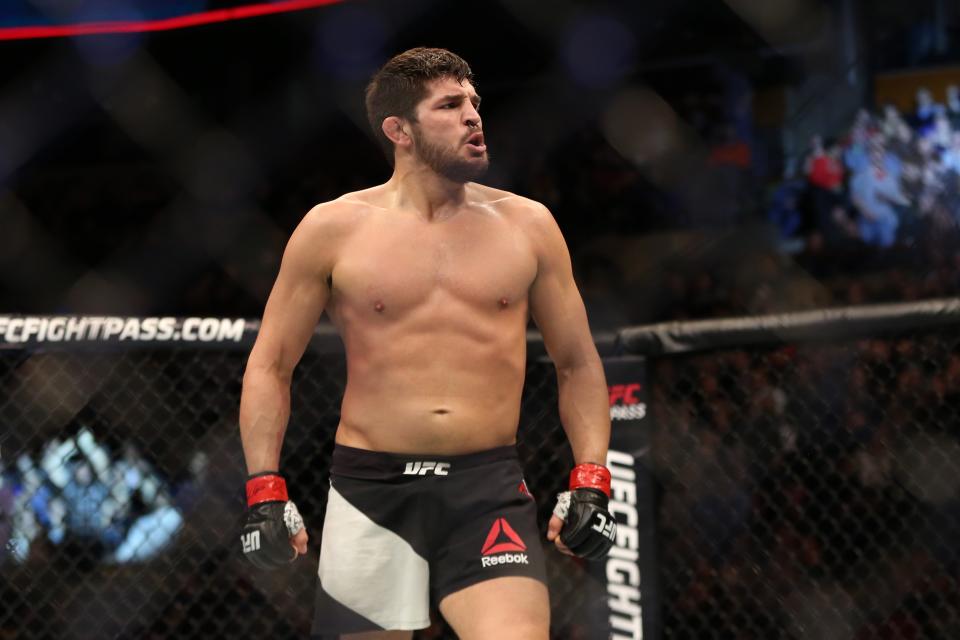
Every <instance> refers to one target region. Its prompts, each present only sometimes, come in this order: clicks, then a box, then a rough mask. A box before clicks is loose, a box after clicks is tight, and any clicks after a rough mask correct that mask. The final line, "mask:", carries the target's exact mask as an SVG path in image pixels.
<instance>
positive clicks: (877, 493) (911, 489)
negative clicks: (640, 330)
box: [652, 329, 960, 640]
mask: <svg viewBox="0 0 960 640" xmlns="http://www.w3.org/2000/svg"><path fill="white" fill-rule="evenodd" d="M653 375H654V380H655V384H654V388H653V398H652V407H653V411H654V425H655V435H654V440H653V448H652V450H653V456H654V457H653V460H654V465H655V474H656V476H657V479H658V483H659V485H660V488H661V495H660V500H659V502H660V504H659V505H658V513H659V529H658V534H659V536H660V558H661V562H660V570H661V572H662V583H661V584H662V587H663V595H662V602H663V605H664V609H663V615H664V637H665V638H671V639H675V640H679V639H681V638H682V639H687V638H690V639H693V638H697V639H705V638H716V639H739V638H768V639H769V638H773V639H777V638H791V639H796V640H806V639H811V640H812V639H817V640H824V639H826V640H833V639H837V640H839V639H855V640H867V639H873V638H890V639H892V638H904V639H906V638H911V639H912V638H958V637H960V608H958V604H960V590H958V588H957V570H958V568H960V565H958V561H960V551H958V548H957V541H958V540H960V462H958V461H960V440H958V437H960V429H958V427H960V419H958V418H960V416H958V411H960V409H958V407H960V331H957V330H955V329H954V330H950V331H941V332H930V333H918V334H911V335H908V336H898V337H871V338H869V339H863V340H860V341H850V342H834V343H827V342H825V343H817V344H801V345H785V346H784V345H782V346H778V347H772V348H768V349H753V348H751V349H750V350H738V349H730V350H722V351H714V352H708V353H701V354H697V355H692V356H680V357H669V358H661V359H658V360H656V361H655V365H654V368H653Z"/></svg>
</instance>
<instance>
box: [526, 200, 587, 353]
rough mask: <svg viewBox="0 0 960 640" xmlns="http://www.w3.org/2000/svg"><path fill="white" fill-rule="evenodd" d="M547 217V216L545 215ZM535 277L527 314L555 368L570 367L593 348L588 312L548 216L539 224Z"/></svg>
mask: <svg viewBox="0 0 960 640" xmlns="http://www.w3.org/2000/svg"><path fill="white" fill-rule="evenodd" d="M548 215H549V214H548ZM537 246H538V247H539V249H538V251H539V256H538V270H537V277H536V279H535V280H534V283H533V286H532V287H531V288H530V313H531V315H532V316H533V319H534V322H536V324H537V328H539V329H540V333H541V334H542V335H543V342H544V346H545V347H546V349H547V352H548V353H549V354H550V357H551V358H552V359H553V361H554V363H555V364H556V365H557V366H558V367H563V366H568V365H573V364H575V363H576V362H577V361H579V360H581V359H582V358H583V357H584V355H587V354H589V352H590V350H592V349H594V346H593V338H592V336H591V335H590V327H589V324H588V321H587V312H586V309H585V308H584V305H583V299H582V298H581V296H580V291H579V290H578V289H577V285H576V282H574V279H573V267H572V265H571V262H570V253H569V251H568V250H567V245H566V242H564V240H563V236H562V235H561V233H560V229H559V228H558V227H557V226H556V223H555V222H554V221H553V218H552V217H551V218H550V219H549V220H548V221H545V222H544V223H543V224H542V225H541V231H540V239H539V242H538V243H537Z"/></svg>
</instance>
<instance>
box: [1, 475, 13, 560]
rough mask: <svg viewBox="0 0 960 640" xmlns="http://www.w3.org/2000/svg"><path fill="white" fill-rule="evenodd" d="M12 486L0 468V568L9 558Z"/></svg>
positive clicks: (11, 523)
mask: <svg viewBox="0 0 960 640" xmlns="http://www.w3.org/2000/svg"><path fill="white" fill-rule="evenodd" d="M13 504H14V496H13V486H12V483H11V482H10V479H9V478H7V477H6V474H5V473H3V468H2V467H0V566H3V564H4V563H5V562H6V561H7V558H8V557H9V556H10V548H9V546H8V545H9V544H10V539H11V537H12V535H13Z"/></svg>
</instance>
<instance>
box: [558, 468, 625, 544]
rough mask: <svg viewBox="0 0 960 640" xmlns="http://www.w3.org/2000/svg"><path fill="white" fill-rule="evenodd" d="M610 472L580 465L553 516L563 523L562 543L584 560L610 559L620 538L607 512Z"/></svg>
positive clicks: (561, 496)
mask: <svg viewBox="0 0 960 640" xmlns="http://www.w3.org/2000/svg"><path fill="white" fill-rule="evenodd" d="M609 501H610V471H609V470H608V469H607V468H606V467H604V466H602V465H599V464H578V465H577V466H575V467H574V468H573V471H571V472H570V490H569V491H564V492H563V493H561V494H560V495H558V496H557V506H556V507H554V509H553V513H554V515H556V516H557V517H558V518H560V519H561V520H563V523H564V524H563V528H562V529H560V542H562V543H563V544H565V545H566V546H567V548H568V549H570V551H572V552H573V553H574V554H575V555H576V556H578V557H580V558H587V559H589V560H596V559H598V558H602V557H603V556H605V555H607V552H608V551H610V547H612V546H613V542H614V540H616V538H617V523H616V521H615V520H614V519H613V516H612V515H611V514H610V511H608V510H607V505H608V503H609Z"/></svg>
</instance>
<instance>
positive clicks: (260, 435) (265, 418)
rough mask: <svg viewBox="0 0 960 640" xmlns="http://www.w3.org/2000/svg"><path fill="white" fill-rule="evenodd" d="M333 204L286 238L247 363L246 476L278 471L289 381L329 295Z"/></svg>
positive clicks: (243, 400)
mask: <svg viewBox="0 0 960 640" xmlns="http://www.w3.org/2000/svg"><path fill="white" fill-rule="evenodd" d="M341 206H342V205H341V204H340V203H337V202H333V203H328V204H325V205H320V206H318V207H315V208H314V209H313V210H312V211H310V212H309V213H308V214H307V215H306V216H305V217H304V219H303V220H302V221H301V222H300V225H299V226H298V227H297V228H296V230H295V231H294V232H293V235H291V236H290V240H289V242H288V243H287V247H286V249H285V250H284V253H283V260H282V262H281V265H280V273H279V275H278V276H277V280H276V282H275V283H274V285H273V290H272V291H271V292H270V297H269V298H268V299H267V304H266V307H265V309H264V311H263V319H262V321H261V325H260V331H259V333H258V334H257V340H256V343H255V344H254V345H253V349H252V351H251V352H250V357H249V359H248V360H247V368H246V371H245V372H244V375H243V393H242V395H241V397H240V438H241V440H242V442H243V455H244V458H245V460H246V463H247V472H248V473H249V474H251V475H253V474H256V473H261V472H263V471H277V470H278V469H279V464H280V448H281V446H282V444H283V436H284V432H285V431H286V428H287V421H288V419H289V417H290V381H291V378H292V376H293V369H294V367H295V366H296V365H297V362H299V360H300V357H301V356H302V355H303V352H304V350H305V349H306V347H307V344H308V343H309V342H310V337H311V336H312V335H313V330H314V327H316V324H317V322H318V321H319V319H320V314H321V313H323V309H324V306H325V305H326V303H327V298H328V297H329V295H330V290H329V286H328V284H327V282H328V278H329V276H330V273H331V270H332V268H333V263H334V256H335V252H336V246H337V244H338V239H339V238H338V236H339V235H340V233H338V231H339V229H338V227H340V226H341V225H339V224H338V223H337V220H336V218H337V217H338V216H337V214H338V213H339V212H338V211H337V210H336V209H337V208H339V207H341Z"/></svg>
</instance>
